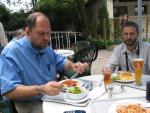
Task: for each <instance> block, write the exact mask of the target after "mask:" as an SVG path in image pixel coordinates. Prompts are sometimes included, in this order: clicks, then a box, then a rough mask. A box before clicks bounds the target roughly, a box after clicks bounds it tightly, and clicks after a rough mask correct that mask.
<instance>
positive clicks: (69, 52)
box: [54, 49, 74, 57]
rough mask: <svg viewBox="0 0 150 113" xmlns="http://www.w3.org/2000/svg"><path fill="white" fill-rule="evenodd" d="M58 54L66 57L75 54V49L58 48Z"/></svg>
mask: <svg viewBox="0 0 150 113" xmlns="http://www.w3.org/2000/svg"><path fill="white" fill-rule="evenodd" d="M54 51H55V52H56V53H57V54H60V55H62V56H64V57H69V56H72V55H74V51H73V50H65V49H58V50H54Z"/></svg>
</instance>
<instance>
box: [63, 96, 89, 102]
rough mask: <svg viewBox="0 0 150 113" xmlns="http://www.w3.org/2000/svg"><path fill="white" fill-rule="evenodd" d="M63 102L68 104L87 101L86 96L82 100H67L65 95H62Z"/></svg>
mask: <svg viewBox="0 0 150 113" xmlns="http://www.w3.org/2000/svg"><path fill="white" fill-rule="evenodd" d="M63 99H64V101H66V102H70V103H79V102H84V101H87V100H88V99H89V97H88V95H87V96H86V97H85V98H83V99H80V100H73V99H69V98H68V97H67V94H64V97H63Z"/></svg>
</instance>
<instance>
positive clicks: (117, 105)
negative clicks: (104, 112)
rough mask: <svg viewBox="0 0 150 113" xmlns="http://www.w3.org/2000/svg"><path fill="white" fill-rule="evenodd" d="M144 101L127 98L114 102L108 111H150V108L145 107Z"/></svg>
mask: <svg viewBox="0 0 150 113" xmlns="http://www.w3.org/2000/svg"><path fill="white" fill-rule="evenodd" d="M144 105H145V102H144V101H141V100H135V99H125V100H119V101H116V102H114V103H113V104H112V105H111V106H110V108H109V111H108V113H150V109H149V108H144V107H143V106H144Z"/></svg>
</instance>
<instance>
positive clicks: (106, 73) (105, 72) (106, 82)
mask: <svg viewBox="0 0 150 113" xmlns="http://www.w3.org/2000/svg"><path fill="white" fill-rule="evenodd" d="M111 73H112V71H111V69H110V68H108V67H104V68H103V76H104V85H105V91H106V92H108V88H109V86H110V84H111Z"/></svg>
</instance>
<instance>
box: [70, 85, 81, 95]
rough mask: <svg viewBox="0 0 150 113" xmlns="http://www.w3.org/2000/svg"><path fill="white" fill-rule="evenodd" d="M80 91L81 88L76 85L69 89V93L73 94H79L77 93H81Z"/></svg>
mask: <svg viewBox="0 0 150 113" xmlns="http://www.w3.org/2000/svg"><path fill="white" fill-rule="evenodd" d="M82 92H83V91H82V89H81V88H80V87H77V86H75V87H71V88H70V89H69V93H73V94H79V93H82Z"/></svg>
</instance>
